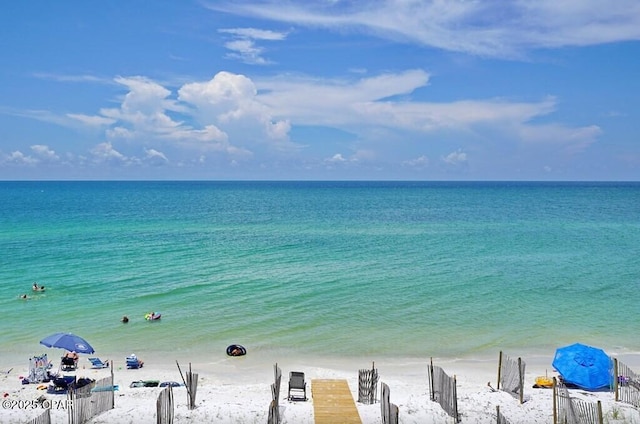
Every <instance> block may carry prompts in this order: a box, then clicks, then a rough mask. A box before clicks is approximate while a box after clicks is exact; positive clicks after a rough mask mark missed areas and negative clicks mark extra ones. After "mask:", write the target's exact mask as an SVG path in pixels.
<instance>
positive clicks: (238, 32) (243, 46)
mask: <svg viewBox="0 0 640 424" xmlns="http://www.w3.org/2000/svg"><path fill="white" fill-rule="evenodd" d="M218 32H220V33H223V34H230V35H232V36H233V37H234V39H233V40H231V41H228V42H226V43H225V44H224V46H225V47H226V48H227V49H229V50H231V52H232V53H229V54H228V55H227V57H230V58H234V59H239V60H241V61H242V62H244V63H247V64H250V65H266V64H269V63H271V62H270V61H269V60H267V59H265V58H264V57H262V54H263V53H264V48H262V47H258V46H256V43H255V40H260V41H282V40H284V39H285V38H286V36H287V34H286V33H284V32H276V31H269V30H262V29H256V28H232V29H220V30H218Z"/></svg>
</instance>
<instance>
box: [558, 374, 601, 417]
mask: <svg viewBox="0 0 640 424" xmlns="http://www.w3.org/2000/svg"><path fill="white" fill-rule="evenodd" d="M603 422H604V419H603V415H602V403H601V402H600V401H598V402H597V403H593V402H586V401H583V400H579V399H574V398H572V397H571V396H570V394H569V390H568V389H567V386H565V385H564V384H563V383H562V382H560V381H558V380H557V379H556V378H555V377H554V378H553V423H554V424H603Z"/></svg>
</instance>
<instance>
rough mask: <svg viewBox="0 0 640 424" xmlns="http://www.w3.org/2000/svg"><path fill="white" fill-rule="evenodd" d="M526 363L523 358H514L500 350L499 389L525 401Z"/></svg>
mask: <svg viewBox="0 0 640 424" xmlns="http://www.w3.org/2000/svg"><path fill="white" fill-rule="evenodd" d="M525 366H526V365H525V363H524V361H523V360H522V359H521V358H518V359H517V360H513V359H511V358H509V357H508V356H506V355H503V354H502V351H500V356H499V358H498V386H497V389H498V390H503V391H505V392H507V393H509V394H511V395H512V396H513V397H515V398H516V399H518V400H519V401H520V403H522V402H524V369H525Z"/></svg>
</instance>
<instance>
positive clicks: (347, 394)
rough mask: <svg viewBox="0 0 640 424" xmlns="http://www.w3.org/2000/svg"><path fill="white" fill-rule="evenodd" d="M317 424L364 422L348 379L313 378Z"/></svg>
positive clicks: (312, 389) (312, 390)
mask: <svg viewBox="0 0 640 424" xmlns="http://www.w3.org/2000/svg"><path fill="white" fill-rule="evenodd" d="M311 396H312V397H313V417H314V421H315V423H316V424H336V423H340V424H362V420H361V419H360V414H358V408H356V403H355V402H354V401H353V396H351V390H349V384H348V383H347V380H311Z"/></svg>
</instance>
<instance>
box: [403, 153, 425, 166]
mask: <svg viewBox="0 0 640 424" xmlns="http://www.w3.org/2000/svg"><path fill="white" fill-rule="evenodd" d="M402 164H403V165H404V166H406V167H409V168H426V167H428V166H429V158H428V157H427V156H425V155H422V156H419V157H417V158H415V159H411V160H407V161H404V162H403V163H402Z"/></svg>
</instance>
